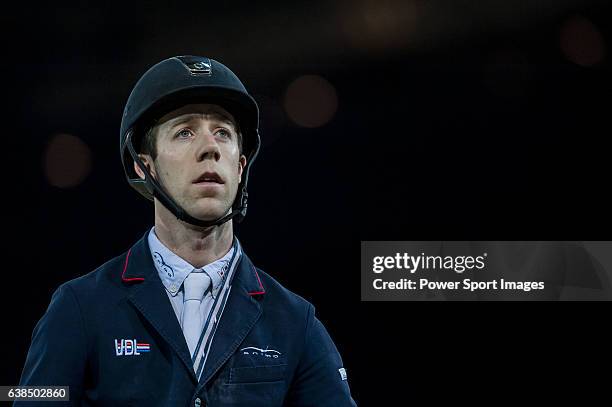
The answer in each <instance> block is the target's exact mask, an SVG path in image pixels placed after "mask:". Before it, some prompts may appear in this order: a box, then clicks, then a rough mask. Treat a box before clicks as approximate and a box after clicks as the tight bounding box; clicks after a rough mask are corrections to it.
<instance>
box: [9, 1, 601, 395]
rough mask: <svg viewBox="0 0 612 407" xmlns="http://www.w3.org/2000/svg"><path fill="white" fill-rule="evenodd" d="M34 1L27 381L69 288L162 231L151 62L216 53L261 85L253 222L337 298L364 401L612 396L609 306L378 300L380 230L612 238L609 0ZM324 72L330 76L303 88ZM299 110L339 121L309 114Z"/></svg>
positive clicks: (19, 21) (14, 162)
mask: <svg viewBox="0 0 612 407" xmlns="http://www.w3.org/2000/svg"><path fill="white" fill-rule="evenodd" d="M15 7H16V6H15V5H13V7H12V8H8V9H7V10H5V11H4V13H3V14H2V15H1V16H0V23H1V24H2V31H3V33H2V34H3V35H2V38H3V43H2V47H3V60H2V69H3V73H4V75H3V76H4V79H5V80H4V84H3V95H2V96H3V97H2V111H3V113H4V115H3V124H2V129H3V131H4V139H3V141H4V149H3V154H2V163H3V168H2V169H3V171H2V174H3V175H4V177H3V180H4V181H5V182H3V186H4V190H3V194H2V198H3V204H4V208H5V209H4V219H5V220H4V228H3V230H4V233H3V237H4V239H3V242H4V243H3V246H4V254H3V259H4V262H3V263H4V267H3V273H4V278H3V282H4V287H3V291H4V295H3V296H2V298H3V303H2V304H1V305H2V309H3V313H2V322H3V326H4V327H5V329H4V335H3V345H4V346H3V347H2V372H1V373H2V376H0V384H3V385H14V384H17V383H18V380H19V376H20V373H21V368H22V365H23V362H24V360H25V355H26V352H27V349H28V346H29V341H30V335H31V332H32V329H33V327H34V325H35V323H36V321H37V320H38V319H39V318H40V317H41V315H42V313H43V312H44V310H45V309H46V307H47V305H48V303H49V299H50V296H51V294H52V292H53V290H54V289H55V288H56V287H57V286H58V285H59V284H61V283H62V282H64V281H66V280H69V279H72V278H74V277H77V276H79V275H82V274H84V273H86V272H89V271H91V270H93V269H95V268H96V267H97V266H99V265H101V264H102V263H103V262H105V261H106V260H108V259H110V258H111V257H114V256H116V255H118V254H120V253H122V252H124V251H125V250H127V248H128V247H129V246H130V245H131V244H132V243H133V242H134V241H136V240H137V239H138V238H140V237H141V236H142V234H143V233H144V232H145V230H146V229H147V228H149V227H150V225H151V222H152V219H153V211H152V206H151V205H150V204H149V203H148V202H146V201H145V200H144V199H142V198H141V197H140V196H139V195H138V194H137V193H135V192H134V191H133V190H131V188H130V187H129V186H128V185H127V183H126V182H125V180H124V175H123V171H122V168H121V163H120V159H119V154H118V152H119V144H118V142H119V137H118V136H119V126H120V120H121V113H122V110H123V107H124V104H125V101H126V100H127V97H128V95H129V92H130V90H131V88H132V86H133V85H134V83H135V82H136V80H137V79H138V78H139V77H140V75H142V73H144V71H145V70H146V69H148V68H149V67H150V66H151V65H153V64H154V63H156V62H158V61H160V60H161V59H164V58H167V57H170V56H173V55H181V54H195V55H205V56H209V57H211V58H214V59H217V60H219V61H222V62H223V63H224V64H226V65H227V66H229V67H230V68H231V69H232V70H233V71H234V72H236V73H237V74H238V76H239V77H240V78H241V79H242V81H243V82H244V83H245V84H246V86H247V88H248V89H249V91H250V92H251V93H252V94H253V95H254V96H255V98H256V99H257V100H258V102H259V103H260V108H261V113H262V115H261V133H262V139H263V148H262V150H261V154H260V156H259V158H258V160H257V162H256V164H255V166H254V168H253V171H252V176H251V182H250V187H249V192H250V201H249V215H248V216H247V219H246V220H245V222H244V223H243V224H242V225H240V226H239V227H238V229H237V233H238V236H239V238H240V239H241V242H242V244H243V246H244V248H245V250H246V252H247V253H248V254H249V256H250V257H251V258H252V259H253V261H254V262H255V263H256V264H257V265H258V266H259V267H261V268H262V269H264V270H265V271H267V272H269V273H270V274H272V275H273V276H274V277H275V278H277V279H278V280H279V281H280V282H281V283H282V284H284V285H285V286H286V287H288V288H289V289H291V290H292V291H294V292H296V293H298V294H300V295H302V296H303V297H305V298H306V299H308V300H309V301H311V302H312V303H314V304H315V306H316V307H317V313H318V316H319V318H320V319H321V320H322V321H323V323H324V324H325V325H326V327H327V328H328V330H329V332H330V334H331V335H332V337H333V338H334V340H335V342H336V344H337V346H338V348H339V350H340V352H341V354H342V356H343V358H344V361H345V367H346V368H347V371H348V375H349V383H350V385H351V389H352V392H353V395H354V397H355V399H356V400H357V402H358V403H359V404H360V405H364V406H386V405H390V406H392V405H408V404H412V403H415V402H416V401H415V400H417V399H421V398H422V397H425V399H426V400H429V401H432V400H433V401H436V402H441V401H446V402H449V401H455V402H459V401H468V402H476V401H483V402H487V403H490V402H498V401H500V400H504V401H506V400H510V399H513V398H514V399H515V400H517V401H524V400H525V397H526V393H527V392H530V393H535V394H536V395H537V396H538V398H539V400H541V401H543V402H547V401H550V400H551V399H552V398H563V399H564V400H566V401H567V400H568V399H569V398H572V397H577V398H579V399H580V402H581V404H585V403H586V400H587V399H588V398H589V397H592V396H595V395H597V394H598V393H599V392H601V387H600V386H601V385H602V382H601V381H600V380H597V379H596V377H595V376H596V375H594V374H592V373H590V372H592V371H593V370H592V369H591V368H592V367H593V366H598V367H600V368H602V367H603V368H604V369H608V370H609V366H610V357H609V349H610V335H609V334H608V333H606V332H607V331H606V326H609V320H610V317H609V315H610V314H608V313H607V311H603V309H602V307H601V305H597V306H593V305H589V304H575V305H569V304H550V303H545V304H533V303H532V304H527V303H511V304H509V303H505V304H457V303H446V304H431V303H362V302H360V296H359V247H360V246H359V243H360V241H361V240H453V239H456V240H513V239H517V240H540V239H542V240H611V239H610V233H609V230H610V228H611V226H612V219H611V217H610V211H609V208H610V199H609V189H610V182H609V175H610V164H609V163H610V160H609V156H610V148H609V143H608V139H609V137H610V130H611V125H610V118H609V117H610V116H609V114H608V108H609V100H610V94H611V93H610V91H611V86H610V85H611V78H610V53H611V52H612V32H611V30H610V29H611V27H612V25H611V21H612V20H611V19H612V5H611V4H610V3H609V2H606V1H570V0H564V1H562V0H557V1H553V0H550V1H536V0H533V1H506V0H494V1H493V0H491V1H472V0H457V1H440V0H437V1H403V2H400V1H345V2H318V3H312V2H291V3H278V4H271V3H268V4H266V5H263V4H262V3H256V2H236V1H233V2H225V3H222V4H219V3H218V2H215V3H208V2H198V3H194V4H192V5H188V4H181V5H178V4H176V5H174V4H173V5H171V4H170V3H169V2H161V1H157V2H148V3H146V4H144V3H143V4H136V3H133V4H128V2H124V3H121V4H107V3H104V4H103V3H96V4H94V5H90V4H85V3H81V4H80V5H79V4H78V5H72V6H60V5H58V4H55V3H54V4H52V5H42V6H38V5H24V6H23V7H18V8H15ZM303 75H317V78H323V79H324V81H325V82H323V83H324V84H326V85H325V86H327V87H324V88H323V90H320V89H319V90H317V86H303V87H301V88H299V87H298V88H297V90H295V89H296V88H292V87H291V85H292V84H294V83H295V82H294V81H295V80H296V79H298V78H300V77H302V76H303ZM317 80H320V79H317ZM317 83H319V82H315V85H316V84H317ZM291 89H293V90H292V91H290V90H291ZM330 89H331V90H330ZM330 95H331V96H330ZM334 95H335V96H334ZM334 97H335V100H336V101H337V105H336V106H337V108H336V109H334V108H333V106H334ZM323 99H324V100H323ZM328 104H330V105H331V106H332V108H331V110H329V109H328V110H327V111H326V110H325V109H326V108H325V106H327V105H328ZM291 106H293V107H291ZM295 106H297V107H295ZM292 108H293V109H297V111H298V113H299V114H302V115H303V116H304V117H306V119H305V120H306V122H308V120H311V119H312V118H310V119H309V112H311V111H315V112H317V111H319V110H321V109H322V113H321V114H322V115H325V114H326V113H329V115H330V119H329V120H328V121H326V122H324V123H319V124H317V125H314V126H313V124H312V122H310V124H309V123H306V125H307V126H306V127H305V126H304V124H305V123H304V122H302V123H301V124H300V123H299V122H300V120H297V121H296V120H295V119H294V118H293V117H292V116H291V114H290V110H291V109H292ZM315 116H316V115H315ZM315 121H316V120H315ZM62 134H63V135H66V134H67V135H69V136H60V135H62ZM605 308H606V309H607V308H608V307H605ZM551 379H552V380H551ZM586 404H588V403H586Z"/></svg>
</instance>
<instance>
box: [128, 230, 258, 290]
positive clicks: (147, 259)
mask: <svg viewBox="0 0 612 407" xmlns="http://www.w3.org/2000/svg"><path fill="white" fill-rule="evenodd" d="M148 235H149V231H147V232H146V233H145V234H144V236H143V237H142V238H141V239H140V240H139V241H138V242H136V244H134V246H132V247H131V248H130V250H128V252H127V254H126V256H125V259H124V262H123V272H122V273H121V281H123V282H124V283H126V284H131V283H142V282H143V281H145V280H159V281H160V282H161V280H160V279H159V275H158V273H157V269H156V268H155V264H154V263H153V259H152V258H151V249H150V248H149V242H148ZM242 263H246V264H242ZM247 266H248V267H247ZM234 280H238V282H239V284H240V285H241V286H242V287H243V288H244V290H246V293H247V294H248V295H250V296H254V295H263V294H265V293H266V291H265V288H264V286H263V284H262V283H261V279H260V278H259V274H258V273H257V270H256V269H255V266H254V265H253V263H252V262H251V260H250V259H249V258H248V257H247V256H246V254H244V252H243V254H242V259H241V261H240V264H239V265H238V270H237V272H236V273H235V275H234ZM234 283H235V282H234V281H232V284H234Z"/></svg>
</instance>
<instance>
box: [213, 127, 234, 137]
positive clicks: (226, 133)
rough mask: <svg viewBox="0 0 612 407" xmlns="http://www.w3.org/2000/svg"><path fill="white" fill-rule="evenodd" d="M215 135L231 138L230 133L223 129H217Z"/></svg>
mask: <svg viewBox="0 0 612 407" xmlns="http://www.w3.org/2000/svg"><path fill="white" fill-rule="evenodd" d="M215 134H219V135H220V136H221V137H223V138H232V133H230V132H229V131H227V130H225V129H219V130H217V131H216V132H215Z"/></svg>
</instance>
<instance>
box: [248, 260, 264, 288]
mask: <svg viewBox="0 0 612 407" xmlns="http://www.w3.org/2000/svg"><path fill="white" fill-rule="evenodd" d="M251 268H252V269H253V272H254V273H255V277H257V282H258V283H259V287H261V291H252V292H250V293H248V294H249V295H259V294H265V293H266V291H265V289H264V286H263V284H261V280H260V279H259V274H257V270H255V267H253V265H251Z"/></svg>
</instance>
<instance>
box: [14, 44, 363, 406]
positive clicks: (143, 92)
mask: <svg viewBox="0 0 612 407" xmlns="http://www.w3.org/2000/svg"><path fill="white" fill-rule="evenodd" d="M258 116H259V113H258V107H257V104H256V102H255V100H254V99H253V98H252V97H251V96H250V95H249V94H248V93H247V91H246V89H245V88H244V86H243V84H242V83H241V82H240V80H239V79H238V78H237V77H236V76H235V75H234V74H233V73H232V72H231V71H230V70H229V69H228V68H227V67H225V66H224V65H222V64H220V63H219V62H217V61H214V60H212V59H208V58H203V57H195V56H179V57H174V58H170V59H167V60H164V61H162V62H160V63H158V64H157V65H155V66H153V67H152V68H151V69H149V70H148V71H147V72H146V73H145V74H144V75H143V76H142V78H140V80H139V81H138V83H137V84H136V86H135V87H134V89H133V90H132V93H131V94H130V97H129V99H128V102H127V105H126V107H125V110H124V114H123V120H122V123H121V134H120V136H121V139H120V145H121V155H122V160H123V165H124V170H125V173H126V176H127V179H128V181H129V183H130V185H132V186H133V187H134V188H135V189H136V190H137V191H139V192H140V193H141V194H142V195H144V196H145V197H147V198H149V199H152V200H153V201H154V206H155V226H154V227H153V228H152V229H151V230H149V231H147V232H146V233H145V235H144V236H143V238H142V239H140V241H138V242H137V243H136V244H135V245H134V246H132V248H130V249H129V250H127V252H126V253H124V254H122V255H120V256H118V257H116V258H114V259H112V260H111V261H109V262H108V263H106V264H104V265H103V266H101V267H100V268H98V269H97V270H95V271H93V272H92V273H89V274H87V275H85V276H82V277H80V278H77V279H75V280H72V281H69V282H67V283H65V284H63V285H62V286H60V287H59V289H58V290H57V291H56V292H55V293H54V295H53V298H52V300H51V304H50V305H49V309H48V310H47V312H46V313H45V315H44V316H43V318H42V319H41V320H40V322H39V323H38V324H37V325H36V328H35V329H34V334H33V336H32V345H31V347H30V351H29V353H28V356H27V360H26V363H25V367H24V370H23V374H22V378H21V383H20V384H21V385H47V386H49V385H58V386H59V385H63V386H69V390H70V398H71V402H72V403H74V404H79V405H109V406H118V405H159V406H195V407H200V406H208V405H210V406H249V407H255V406H265V407H270V406H281V405H286V406H317V407H320V406H334V407H340V406H354V405H355V402H354V401H353V399H352V398H351V395H350V391H349V386H348V382H347V376H346V371H345V369H344V368H343V366H342V360H341V357H340V355H339V353H338V351H337V349H336V347H335V345H334V343H333V341H332V340H331V338H330V337H329V335H328V333H327V331H326V330H325V328H324V327H323V325H322V324H321V322H320V321H319V320H318V319H317V318H316V317H315V316H314V307H313V306H312V305H311V304H310V303H308V302H307V301H305V300H304V299H302V298H301V297H299V296H297V295H295V294H293V293H291V292H290V291H288V290H287V289H285V288H284V287H282V286H281V285H280V284H279V283H278V282H276V281H275V280H274V279H273V278H271V277H270V276H268V275H267V274H266V273H264V272H263V271H261V270H259V269H257V268H256V267H254V266H253V264H252V263H251V261H250V260H249V258H248V257H247V256H246V254H245V253H244V252H243V250H242V247H241V245H240V243H239V241H238V239H236V237H235V236H234V235H233V230H232V223H233V220H234V219H236V220H241V219H242V218H243V217H244V216H245V214H246V209H247V182H248V174H249V169H250V166H251V165H252V163H253V161H254V160H255V157H256V156H257V153H258V151H259V146H260V138H259V133H258V120H259V119H258Z"/></svg>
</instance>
